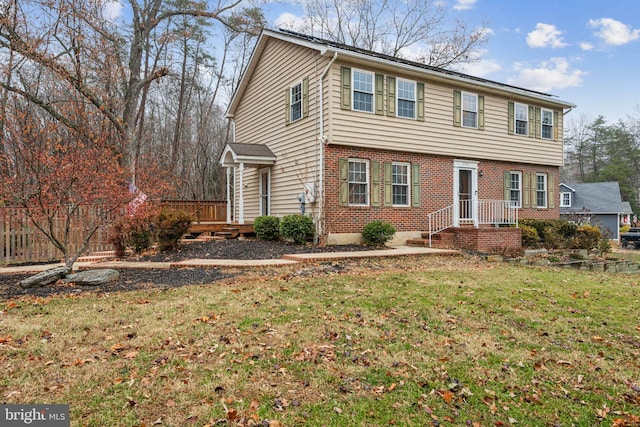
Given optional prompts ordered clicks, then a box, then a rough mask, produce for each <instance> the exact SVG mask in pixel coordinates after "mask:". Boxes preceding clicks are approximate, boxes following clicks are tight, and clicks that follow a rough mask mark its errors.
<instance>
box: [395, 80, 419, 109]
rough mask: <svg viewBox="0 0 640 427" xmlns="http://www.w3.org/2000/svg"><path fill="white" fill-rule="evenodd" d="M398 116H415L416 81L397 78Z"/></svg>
mask: <svg viewBox="0 0 640 427" xmlns="http://www.w3.org/2000/svg"><path fill="white" fill-rule="evenodd" d="M396 81H397V85H398V90H397V96H398V117H406V118H409V119H415V118H416V82H413V81H411V80H404V79H400V78H398V79H397V80H396Z"/></svg>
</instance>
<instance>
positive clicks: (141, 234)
mask: <svg viewBox="0 0 640 427" xmlns="http://www.w3.org/2000/svg"><path fill="white" fill-rule="evenodd" d="M156 220H157V216H156V213H155V212H153V209H150V210H143V209H140V210H139V212H137V213H136V215H134V216H125V217H123V218H121V219H120V220H118V222H116V223H115V224H114V225H113V226H112V227H111V230H110V231H109V238H108V242H109V243H111V244H112V245H113V248H114V251H115V255H116V256H117V257H123V256H124V255H125V254H126V251H127V248H131V249H132V250H133V252H134V253H136V254H140V253H142V252H144V251H145V250H147V249H149V248H150V247H151V244H152V237H153V235H152V230H153V223H154V222H155V221H156Z"/></svg>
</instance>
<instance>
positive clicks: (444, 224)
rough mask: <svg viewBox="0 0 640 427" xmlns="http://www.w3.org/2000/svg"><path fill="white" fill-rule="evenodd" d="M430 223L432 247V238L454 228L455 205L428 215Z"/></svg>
mask: <svg viewBox="0 0 640 427" xmlns="http://www.w3.org/2000/svg"><path fill="white" fill-rule="evenodd" d="M427 220H428V222H429V247H431V236H433V235H434V234H436V233H439V232H441V231H442V230H446V229H447V228H449V227H451V226H453V205H451V206H447V207H446V208H442V209H439V210H437V211H435V212H431V213H430V214H429V215H427Z"/></svg>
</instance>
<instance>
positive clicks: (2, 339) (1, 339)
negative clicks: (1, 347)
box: [0, 335, 13, 344]
mask: <svg viewBox="0 0 640 427" xmlns="http://www.w3.org/2000/svg"><path fill="white" fill-rule="evenodd" d="M11 341H13V338H11V335H7V336H6V337H0V344H5V343H9V342H11Z"/></svg>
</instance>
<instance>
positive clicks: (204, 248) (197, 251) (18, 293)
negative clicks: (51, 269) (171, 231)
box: [0, 239, 374, 299]
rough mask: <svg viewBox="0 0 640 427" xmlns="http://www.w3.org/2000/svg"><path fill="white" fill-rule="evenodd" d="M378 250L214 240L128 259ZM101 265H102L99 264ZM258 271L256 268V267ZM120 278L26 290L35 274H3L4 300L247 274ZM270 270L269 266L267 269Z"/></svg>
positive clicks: (144, 272) (123, 274)
mask: <svg viewBox="0 0 640 427" xmlns="http://www.w3.org/2000/svg"><path fill="white" fill-rule="evenodd" d="M362 250H374V249H372V248H369V247H366V246H362V245H341V246H324V247H321V246H313V245H296V244H291V243H286V242H268V241H263V240H256V239H246V240H222V241H221V240H213V241H209V242H193V243H188V244H184V245H182V247H181V248H179V249H177V250H175V251H168V252H161V253H148V254H143V255H139V256H135V255H132V256H130V257H128V258H126V260H127V261H152V262H177V261H183V260H187V259H196V258H198V259H280V258H282V256H283V255H285V254H295V253H319V252H336V251H339V252H347V251H362ZM344 264H345V263H342V262H335V263H329V265H324V266H321V267H315V268H314V269H311V270H309V268H307V269H303V270H300V271H302V272H303V273H302V274H308V275H313V274H314V273H317V272H320V273H323V274H324V273H327V272H339V271H342V270H344V269H345V267H344ZM97 267H98V268H99V264H97ZM254 270H255V269H254ZM118 271H119V273H120V277H119V279H118V280H117V281H114V282H111V283H108V284H104V285H100V286H82V287H80V286H75V285H74V284H65V283H63V282H62V281H58V282H57V283H55V284H52V285H49V286H44V287H41V288H30V289H23V288H22V287H20V286H18V285H17V284H18V282H20V281H21V280H23V279H25V278H27V277H29V276H31V275H32V274H0V299H11V298H19V297H24V296H32V297H47V296H52V295H74V294H78V293H80V292H105V293H106V292H118V291H131V290H137V289H145V288H172V287H179V286H185V285H197V284H208V283H213V282H216V281H220V280H223V279H229V278H234V277H239V276H241V275H245V274H246V271H243V270H242V269H220V268H179V269H171V270H149V269H119V270H118ZM263 272H267V269H263Z"/></svg>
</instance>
